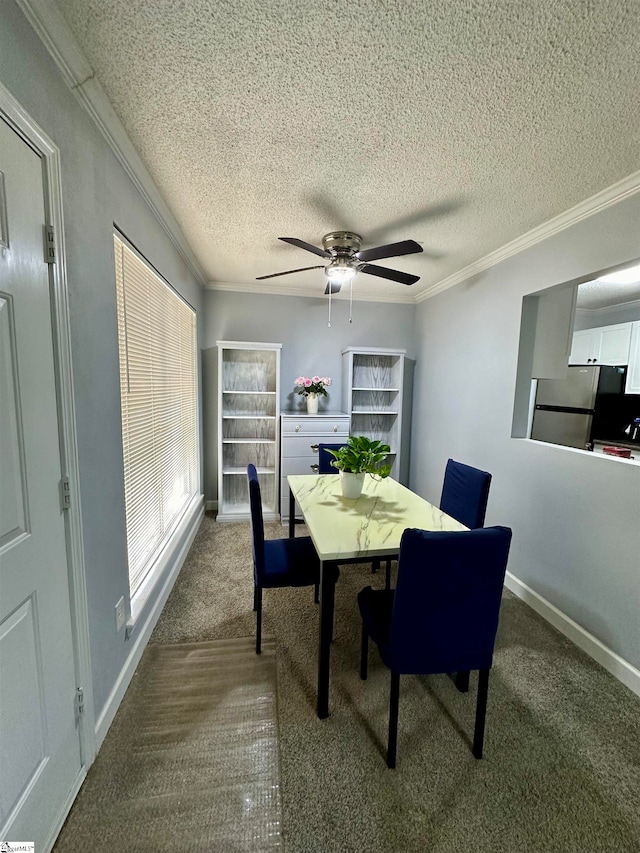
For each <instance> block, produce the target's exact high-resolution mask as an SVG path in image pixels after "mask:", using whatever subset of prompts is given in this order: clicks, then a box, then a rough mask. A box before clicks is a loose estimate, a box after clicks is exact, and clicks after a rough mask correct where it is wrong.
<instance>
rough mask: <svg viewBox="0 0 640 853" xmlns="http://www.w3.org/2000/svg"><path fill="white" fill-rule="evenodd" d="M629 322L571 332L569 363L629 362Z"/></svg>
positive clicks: (614, 363)
mask: <svg viewBox="0 0 640 853" xmlns="http://www.w3.org/2000/svg"><path fill="white" fill-rule="evenodd" d="M631 326H632V324H631V323H616V324H615V325H613V326H599V327H597V328H595V329H583V330H581V331H579V332H574V333H573V343H572V347H571V355H570V356H569V364H610V365H625V364H629V346H630V341H631Z"/></svg>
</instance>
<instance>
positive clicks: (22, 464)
mask: <svg viewBox="0 0 640 853" xmlns="http://www.w3.org/2000/svg"><path fill="white" fill-rule="evenodd" d="M0 172H2V176H0V181H1V182H2V183H0V195H2V196H4V199H6V203H5V202H4V199H3V198H0V230H1V231H2V234H1V235H0V241H1V244H0V840H1V841H12V840H14V841H15V840H18V841H35V849H36V850H42V849H43V847H44V844H45V842H46V840H47V839H48V838H49V836H50V833H51V829H52V827H54V826H56V825H57V822H58V821H59V818H60V815H61V814H62V813H63V811H64V808H65V806H66V807H67V808H68V802H67V800H68V798H69V795H70V793H71V791H72V790H73V788H74V785H75V781H76V779H77V778H78V775H79V773H80V769H81V752H80V736H79V728H78V726H77V723H76V711H75V707H74V696H75V691H76V679H75V669H74V647H73V635H72V630H71V612H70V601H69V580H68V575H67V569H68V567H67V554H66V540H65V525H64V517H63V512H62V510H61V507H60V499H59V481H60V474H61V471H60V447H59V436H58V419H57V411H56V392H55V375H54V363H53V341H52V323H51V307H50V302H49V277H48V271H47V266H46V264H45V263H44V247H43V224H44V215H45V206H44V193H43V170H42V162H41V160H40V157H39V156H38V155H37V154H36V153H35V152H34V151H33V150H32V149H31V148H30V147H29V145H27V143H26V142H24V140H23V139H22V138H21V137H20V136H18V134H16V133H15V132H14V131H13V130H12V129H11V128H10V127H9V126H8V125H7V124H6V123H5V122H4V121H2V120H1V119H0ZM2 185H4V192H3V190H2Z"/></svg>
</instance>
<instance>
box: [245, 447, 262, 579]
mask: <svg viewBox="0 0 640 853" xmlns="http://www.w3.org/2000/svg"><path fill="white" fill-rule="evenodd" d="M247 485H248V487H249V511H250V513H251V549H252V552H253V571H254V574H255V578H256V583H259V582H260V579H261V577H262V575H263V574H264V522H263V520H262V496H261V494H260V483H259V482H258V472H257V471H256V466H255V465H252V464H251V463H249V464H248V465H247Z"/></svg>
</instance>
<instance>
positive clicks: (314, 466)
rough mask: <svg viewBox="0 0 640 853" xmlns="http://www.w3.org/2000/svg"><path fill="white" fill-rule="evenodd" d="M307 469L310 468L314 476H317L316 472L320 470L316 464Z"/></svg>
mask: <svg viewBox="0 0 640 853" xmlns="http://www.w3.org/2000/svg"><path fill="white" fill-rule="evenodd" d="M309 468H311V470H312V471H313V473H314V474H317V473H318V471H319V470H320V466H319V465H318V463H317V462H316V464H315V465H309Z"/></svg>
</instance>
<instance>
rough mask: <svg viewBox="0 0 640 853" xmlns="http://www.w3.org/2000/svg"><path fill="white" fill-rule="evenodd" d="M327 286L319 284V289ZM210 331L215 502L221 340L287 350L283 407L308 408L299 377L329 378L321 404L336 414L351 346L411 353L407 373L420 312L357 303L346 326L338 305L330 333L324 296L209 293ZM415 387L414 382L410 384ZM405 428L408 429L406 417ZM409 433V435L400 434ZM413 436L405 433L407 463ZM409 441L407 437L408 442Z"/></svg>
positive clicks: (210, 465)
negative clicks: (344, 359)
mask: <svg viewBox="0 0 640 853" xmlns="http://www.w3.org/2000/svg"><path fill="white" fill-rule="evenodd" d="M323 287H324V284H323V282H322V281H321V280H320V281H319V284H318V288H319V290H320V291H322V288H323ZM204 307H205V328H204V332H203V338H202V346H203V356H202V366H203V405H204V407H205V411H204V422H205V427H206V430H205V436H204V454H205V499H206V500H208V501H213V500H216V499H217V491H218V485H217V479H216V478H217V470H218V469H217V459H216V452H217V451H216V441H217V437H216V436H217V397H216V385H217V352H216V341H219V340H232V341H271V342H274V343H281V344H282V354H281V371H280V372H281V376H280V385H281V395H280V397H281V399H280V405H281V407H282V409H283V410H284V409H292V410H295V409H296V408H298V407H299V408H300V409H302V408H304V403H303V401H302V398H301V397H299V396H298V395H296V394H294V385H293V380H294V379H295V378H296V376H299V375H300V374H303V375H305V376H313V375H314V374H319V375H320V376H331V378H332V379H333V384H332V386H331V388H330V392H331V393H330V396H329V398H328V400H327V401H324V400H323V405H325V406H326V407H327V408H329V409H332V410H336V411H339V410H341V407H342V356H341V352H342V350H343V349H344V348H345V347H348V346H376V347H396V348H400V349H406V350H407V367H406V372H407V374H408V377H409V380H411V376H412V373H413V362H412V359H413V357H414V325H415V306H413V305H394V304H390V303H385V302H360V301H357V302H354V303H353V323H352V324H351V325H349V321H348V317H349V303H348V302H347V301H345V300H337V299H336V300H333V305H332V312H331V314H332V316H331V328H328V326H327V312H328V304H327V299H326V298H325V297H322V298H318V299H311V298H308V297H298V296H272V295H269V294H268V293H266V294H265V295H264V296H263V295H262V294H255V293H232V292H227V291H218V290H209V291H206V293H205V299H204ZM409 384H410V383H409ZM405 424H406V426H407V427H410V423H409V419H408V418H406V420H405ZM403 432H404V430H403ZM409 439H410V435H409V432H408V431H407V433H406V444H405V445H404V446H405V448H406V452H405V451H403V458H406V459H407V460H408V453H409ZM403 440H404V439H403Z"/></svg>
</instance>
